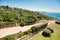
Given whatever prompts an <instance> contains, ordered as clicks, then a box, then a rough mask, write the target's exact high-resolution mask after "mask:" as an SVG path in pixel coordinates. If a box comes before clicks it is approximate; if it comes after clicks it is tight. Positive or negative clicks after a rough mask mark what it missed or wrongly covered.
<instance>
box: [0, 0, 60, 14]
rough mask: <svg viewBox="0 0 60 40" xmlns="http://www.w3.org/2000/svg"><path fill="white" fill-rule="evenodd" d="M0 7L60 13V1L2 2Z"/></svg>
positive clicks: (22, 0)
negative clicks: (7, 6) (6, 6)
mask: <svg viewBox="0 0 60 40" xmlns="http://www.w3.org/2000/svg"><path fill="white" fill-rule="evenodd" d="M0 5H9V6H12V7H18V8H22V9H27V10H32V11H45V12H56V13H60V0H0Z"/></svg>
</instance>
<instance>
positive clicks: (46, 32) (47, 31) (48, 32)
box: [42, 30, 51, 37]
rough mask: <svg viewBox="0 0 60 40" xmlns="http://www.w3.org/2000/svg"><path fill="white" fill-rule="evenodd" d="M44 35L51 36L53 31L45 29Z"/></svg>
mask: <svg viewBox="0 0 60 40" xmlns="http://www.w3.org/2000/svg"><path fill="white" fill-rule="evenodd" d="M42 35H43V36H44V37H50V36H51V32H50V31H49V30H44V31H43V32H42Z"/></svg>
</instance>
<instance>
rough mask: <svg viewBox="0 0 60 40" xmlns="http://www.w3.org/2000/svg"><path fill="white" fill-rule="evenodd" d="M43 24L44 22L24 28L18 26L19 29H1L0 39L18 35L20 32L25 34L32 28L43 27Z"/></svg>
mask: <svg viewBox="0 0 60 40" xmlns="http://www.w3.org/2000/svg"><path fill="white" fill-rule="evenodd" d="M43 23H44V22H39V23H36V24H33V25H28V26H24V27H20V26H17V27H9V28H3V29H0V38H2V37H5V36H7V35H10V34H15V33H18V32H19V31H22V32H24V31H26V30H28V29H30V28H31V27H32V26H36V25H41V24H43Z"/></svg>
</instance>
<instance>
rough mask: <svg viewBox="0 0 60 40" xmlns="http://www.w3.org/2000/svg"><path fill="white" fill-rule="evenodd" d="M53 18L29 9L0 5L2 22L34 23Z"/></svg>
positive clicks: (0, 20) (0, 21) (6, 23)
mask: <svg viewBox="0 0 60 40" xmlns="http://www.w3.org/2000/svg"><path fill="white" fill-rule="evenodd" d="M49 19H53V18H51V17H49V16H46V15H43V14H41V13H38V12H34V11H29V10H25V9H21V8H15V7H9V6H0V24H5V25H9V24H15V23H19V24H20V25H21V26H24V25H29V24H32V23H34V22H36V21H39V20H49Z"/></svg>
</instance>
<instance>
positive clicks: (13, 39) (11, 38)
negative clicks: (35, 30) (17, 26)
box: [3, 35, 15, 40]
mask: <svg viewBox="0 0 60 40" xmlns="http://www.w3.org/2000/svg"><path fill="white" fill-rule="evenodd" d="M3 40H15V36H14V35H9V36H6V37H4V38H3Z"/></svg>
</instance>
